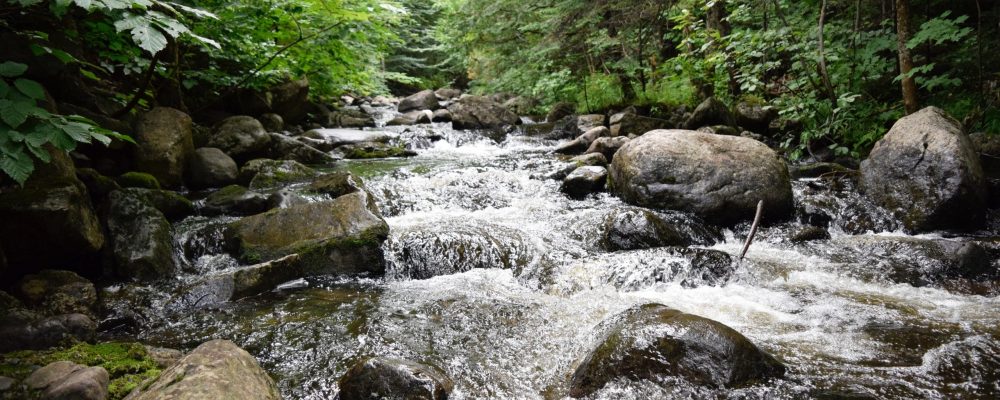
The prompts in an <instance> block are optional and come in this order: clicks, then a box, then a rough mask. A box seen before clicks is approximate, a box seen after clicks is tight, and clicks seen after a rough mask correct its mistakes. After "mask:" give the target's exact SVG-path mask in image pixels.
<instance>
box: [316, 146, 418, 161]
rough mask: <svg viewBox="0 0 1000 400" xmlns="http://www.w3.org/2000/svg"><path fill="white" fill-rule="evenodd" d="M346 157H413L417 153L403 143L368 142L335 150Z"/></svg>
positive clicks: (361, 158) (362, 158)
mask: <svg viewBox="0 0 1000 400" xmlns="http://www.w3.org/2000/svg"><path fill="white" fill-rule="evenodd" d="M336 151H337V152H339V153H340V154H342V155H343V157H344V158H346V159H354V160H366V159H371V158H389V157H413V156H416V155H417V153H416V152H415V151H413V150H409V149H407V148H406V147H404V146H403V145H391V144H388V143H379V142H368V143H355V144H348V145H344V146H340V147H338V148H337V150H336Z"/></svg>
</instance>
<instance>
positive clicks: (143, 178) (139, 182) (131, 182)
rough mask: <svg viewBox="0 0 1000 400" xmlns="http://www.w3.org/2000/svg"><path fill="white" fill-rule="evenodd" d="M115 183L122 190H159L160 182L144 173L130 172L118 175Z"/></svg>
mask: <svg viewBox="0 0 1000 400" xmlns="http://www.w3.org/2000/svg"><path fill="white" fill-rule="evenodd" d="M115 182H116V183H118V185H119V186H121V187H123V188H141V189H160V187H161V186H160V181H158V180H156V177H155V176H153V175H151V174H147V173H145V172H135V171H130V172H126V173H124V174H121V175H119V176H118V177H117V178H115Z"/></svg>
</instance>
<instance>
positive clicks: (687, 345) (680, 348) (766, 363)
mask: <svg viewBox="0 0 1000 400" xmlns="http://www.w3.org/2000/svg"><path fill="white" fill-rule="evenodd" d="M602 326H603V328H604V330H606V332H607V333H606V334H605V336H604V339H602V340H601V341H600V343H599V344H598V345H597V347H596V348H595V349H594V350H593V351H591V352H590V353H589V354H588V355H587V356H586V358H584V360H583V361H582V362H581V363H580V364H579V366H578V367H577V369H576V371H574V372H573V375H572V377H571V378H570V390H569V395H570V396H571V397H577V398H579V397H585V396H588V395H590V394H592V393H594V392H596V391H597V390H599V389H601V388H602V387H604V385H605V384H607V383H609V382H611V381H613V380H615V379H620V378H625V379H633V380H637V379H645V380H651V381H656V380H657V379H658V378H667V379H670V378H672V379H681V380H683V381H686V382H689V383H691V384H695V385H702V386H707V387H712V388H723V387H735V386H738V385H741V384H744V383H746V382H750V381H755V380H762V379H767V378H772V377H781V376H783V375H784V373H785V366H784V365H782V364H781V363H780V362H778V361H777V360H775V359H774V357H772V356H770V355H768V354H767V353H765V352H763V351H761V350H760V349H758V348H757V346H755V345H754V344H753V343H751V342H750V340H749V339H747V338H746V337H744V336H743V335H741V334H740V333H739V332H737V331H735V330H733V329H732V328H730V327H728V326H726V325H723V324H721V323H719V322H716V321H713V320H710V319H707V318H703V317H699V316H697V315H692V314H686V313H683V312H680V311H677V310H675V309H672V308H669V307H667V306H664V305H660V304H645V305H642V306H636V307H633V308H631V309H628V310H626V311H625V312H623V313H622V314H620V315H617V316H615V317H613V318H611V319H610V320H609V321H606V322H605V323H603V324H602Z"/></svg>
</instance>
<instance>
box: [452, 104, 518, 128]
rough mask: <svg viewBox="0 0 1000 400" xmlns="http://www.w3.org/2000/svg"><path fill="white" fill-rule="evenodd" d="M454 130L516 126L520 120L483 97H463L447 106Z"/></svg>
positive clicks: (502, 107)
mask: <svg viewBox="0 0 1000 400" xmlns="http://www.w3.org/2000/svg"><path fill="white" fill-rule="evenodd" d="M448 111H449V112H450V113H451V125H452V127H453V128H455V129H491V128H501V127H504V126H507V125H517V124H518V123H520V122H521V119H520V118H518V116H517V115H516V114H514V113H512V112H510V110H508V109H506V108H504V106H502V105H500V104H499V103H497V102H495V101H492V100H490V99H489V98H486V97H483V96H464V97H462V98H461V99H459V100H458V101H456V102H455V103H453V104H451V105H449V106H448Z"/></svg>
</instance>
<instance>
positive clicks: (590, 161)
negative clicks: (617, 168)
mask: <svg viewBox="0 0 1000 400" xmlns="http://www.w3.org/2000/svg"><path fill="white" fill-rule="evenodd" d="M569 161H570V162H571V163H573V165H576V166H577V167H586V166H594V167H607V166H608V159H607V158H605V157H604V154H601V153H589V154H583V155H579V156H576V157H573V158H571V159H569ZM570 172H572V171H570ZM567 175H568V174H567Z"/></svg>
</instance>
